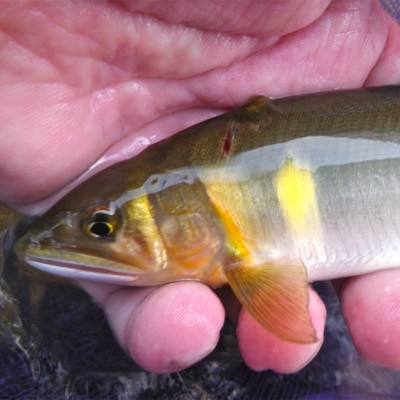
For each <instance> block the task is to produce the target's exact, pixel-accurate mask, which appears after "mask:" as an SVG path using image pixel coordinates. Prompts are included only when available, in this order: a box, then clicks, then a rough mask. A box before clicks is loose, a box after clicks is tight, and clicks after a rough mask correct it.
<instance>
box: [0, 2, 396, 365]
mask: <svg viewBox="0 0 400 400" xmlns="http://www.w3.org/2000/svg"><path fill="white" fill-rule="evenodd" d="M308 3H309V4H305V2H304V1H303V0H302V1H300V0H299V1H293V2H292V3H291V4H290V5H282V4H281V2H280V1H276V2H270V3H265V4H264V3H259V2H257V1H255V2H251V1H248V2H246V3H243V2H242V3H240V5H239V4H238V5H235V6H234V7H235V9H234V8H233V6H231V7H229V8H226V7H225V8H224V7H222V6H219V5H218V4H216V3H214V2H207V3H205V2H203V3H202V4H203V8H202V9H200V10H199V9H198V8H197V7H193V8H191V4H190V3H189V2H188V3H186V2H177V3H176V4H175V5H174V6H173V7H171V6H169V7H168V8H166V9H162V8H161V6H160V3H158V2H143V3H142V2H129V3H127V4H124V3H116V4H115V3H113V4H106V3H104V4H103V3H101V4H100V3H99V4H97V3H96V4H90V5H86V6H82V5H78V4H67V5H63V6H60V5H59V4H57V5H52V3H49V4H41V3H38V4H36V5H34V4H29V5H26V4H23V3H14V2H10V3H6V4H2V5H1V8H2V11H3V12H2V13H0V14H1V16H0V35H1V37H2V39H3V41H2V43H3V45H2V47H1V48H0V59H1V60H2V61H1V62H0V85H1V90H0V104H1V107H0V130H1V133H2V134H0V181H1V182H2V188H1V191H0V200H2V201H5V202H7V203H8V204H9V205H12V206H14V207H18V208H19V209H20V210H22V211H25V212H37V211H38V210H40V209H43V207H48V206H49V205H50V204H51V202H52V201H53V200H54V197H53V198H52V197H51V196H52V195H54V194H56V193H57V192H59V191H60V190H61V189H62V188H65V187H66V186H67V185H68V184H69V183H70V182H71V181H72V180H74V179H75V178H77V177H78V176H80V175H81V174H82V173H83V172H84V171H85V170H86V169H87V168H88V167H89V166H91V165H92V164H93V163H94V162H95V161H96V160H97V159H99V157H101V156H103V160H104V163H103V165H107V164H109V163H111V162H115V161H117V160H120V159H123V158H126V157H131V156H134V155H135V154H137V153H138V152H139V151H140V150H141V149H143V147H144V146H145V145H146V143H150V142H154V141H157V140H159V139H161V138H163V137H165V136H167V135H170V134H172V133H174V132H176V131H178V130H180V129H182V128H184V127H186V126H189V125H192V124H194V123H196V122H198V121H201V120H204V119H206V118H209V117H211V116H213V115H216V114H218V113H220V112H222V111H225V110H227V109H230V108H232V107H234V106H237V105H239V104H241V103H243V102H244V101H245V100H246V99H247V98H248V97H249V96H251V95H253V94H255V93H260V94H265V95H269V96H281V95H288V94H294V93H303V92H310V91H318V90H325V89H332V88H349V87H361V86H365V85H386V84H391V83H397V84H398V83H399V82H400V73H399V71H400V40H399V38H400V30H399V28H398V26H397V25H396V24H395V23H394V22H393V21H392V20H391V19H390V18H389V16H387V15H386V14H385V13H384V12H383V11H382V10H381V9H380V7H379V5H378V3H377V2H376V1H365V0H360V1H332V2H329V1H318V2H317V1H314V0H309V2H308ZM236 8H237V9H236ZM239 15H240V16H241V17H240V18H239V17H238V16H239ZM180 22H182V24H179V23H180ZM93 27H96V29H93ZM49 38H51V40H49ZM48 196H50V198H48V199H46V200H44V201H42V199H44V198H46V197H48ZM79 284H80V285H81V286H82V287H84V288H85V289H86V290H87V291H88V292H89V293H90V294H91V296H92V297H93V298H94V300H95V301H97V302H98V303H99V304H101V305H102V306H103V308H104V310H105V312H106V315H107V317H108V319H109V323H110V325H111V327H112V329H113V331H114V334H115V336H116V338H117V340H118V341H119V343H120V344H121V346H122V347H123V348H124V349H126V351H127V352H128V353H129V354H130V355H131V356H132V357H133V358H134V359H135V360H136V361H137V362H138V363H139V364H140V365H142V366H143V367H144V368H145V369H148V370H152V371H159V372H166V371H174V370H179V369H182V368H185V367H187V366H189V365H191V364H193V363H194V362H196V361H198V360H199V359H201V358H202V357H203V356H205V355H206V354H208V353H209V352H210V351H211V350H212V349H213V348H214V346H215V344H216V342H217V340H218V336H219V331H220V328H221V326H222V323H223V320H224V316H225V310H226V312H227V313H228V315H230V316H232V318H233V320H234V321H235V323H237V326H238V328H237V332H238V338H239V344H240V348H241V351H242V354H243V357H244V359H245V361H246V362H247V364H248V365H249V366H250V367H252V368H254V369H256V370H262V369H268V368H270V369H274V370H276V371H279V372H294V371H296V370H298V369H300V368H301V367H302V366H304V365H305V364H306V363H307V362H308V361H309V360H311V359H312V358H313V357H314V355H315V354H316V353H317V351H318V349H319V347H320V345H321V343H322V332H323V326H324V322H325V309H324V305H323V303H322V302H321V300H320V299H319V298H318V296H317V295H316V294H315V293H313V292H312V289H310V291H311V295H310V296H311V302H310V312H311V314H312V318H313V322H314V325H315V327H316V330H317V334H318V337H319V338H320V341H319V342H318V343H316V344H313V345H307V346H305V345H295V344H292V343H286V342H282V341H280V340H278V339H276V338H275V337H273V336H272V335H270V334H269V333H268V332H266V331H265V330H264V329H263V328H262V327H260V326H258V325H257V324H256V323H255V322H254V321H253V320H252V318H251V317H250V316H249V315H247V314H246V313H245V312H244V311H239V313H237V312H235V311H236V307H237V303H236V302H235V301H234V300H233V299H232V296H231V295H229V293H228V294H227V295H225V296H223V297H222V299H223V302H221V300H220V298H219V297H217V296H216V294H215V293H214V292H213V291H212V290H211V289H209V288H208V287H206V286H204V285H202V284H200V283H197V282H181V283H174V284H169V285H166V286H163V287H159V288H146V289H135V288H122V287H115V286H110V285H100V284H94V283H88V282H79ZM398 286H400V270H391V271H388V272H386V271H383V272H379V273H374V274H369V275H365V276H362V277H354V278H351V279H348V280H347V281H345V282H342V285H341V289H340V293H341V296H342V305H343V311H344V313H345V317H346V320H347V323H348V325H349V328H350V331H351V333H352V335H353V339H354V341H355V344H356V346H357V347H358V349H359V350H360V351H361V352H362V353H363V354H364V355H365V356H366V357H367V358H369V359H370V360H372V361H374V362H376V363H378V364H381V365H385V366H388V367H391V368H400V342H399V339H398V338H399V337H400V335H399V334H400V317H399V315H398V312H397V310H398V309H399V304H400V294H399V293H400V290H399V289H400V287H398ZM366 327H368V329H366ZM383 339H384V340H383ZM260 349H261V351H260ZM271 349H273V350H274V351H271Z"/></svg>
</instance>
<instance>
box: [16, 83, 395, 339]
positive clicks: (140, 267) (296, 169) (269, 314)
mask: <svg viewBox="0 0 400 400" xmlns="http://www.w3.org/2000/svg"><path fill="white" fill-rule="evenodd" d="M399 203H400V86H386V87H375V88H364V89H350V90H334V91H329V92H320V93H311V94H303V95H295V96H290V97H283V98H276V99H271V98H268V97H264V96H261V95H260V96H254V97H252V98H251V99H249V101H248V102H246V103H245V104H244V105H242V106H241V107H239V108H236V109H233V110H231V111H228V112H226V113H225V114H222V115H219V116H216V117H214V118H212V119H209V120H207V121H204V122H201V123H199V124H197V125H194V126H192V127H189V128H187V129H185V130H183V131H181V132H179V133H177V134H175V135H173V136H171V137H170V138H167V139H165V140H162V141H160V142H158V143H155V144H152V145H150V146H149V147H147V148H146V149H145V150H144V151H142V152H141V153H140V154H139V155H137V156H136V157H134V158H132V159H129V160H125V161H121V162H120V163H117V164H115V165H113V166H111V167H108V168H107V169H105V170H103V171H101V172H99V173H98V174H97V175H94V176H92V177H91V178H89V179H88V180H87V181H86V182H83V183H82V184H80V185H79V186H77V187H76V188H75V189H73V190H72V191H71V192H70V193H69V194H67V195H66V196H65V197H64V198H63V199H61V200H60V201H59V202H57V203H56V204H55V205H54V206H53V207H52V208H50V209H49V210H48V211H47V212H46V213H45V214H44V215H42V216H40V217H38V218H36V219H35V220H33V221H32V223H31V224H30V225H29V226H28V227H26V229H25V230H24V232H23V233H21V235H20V236H19V237H17V238H16V240H15V243H14V247H13V248H14V251H15V254H16V255H17V257H18V259H19V260H20V261H21V262H23V263H25V264H27V265H29V266H31V267H33V268H36V269H39V270H42V271H44V272H46V273H50V274H54V275H57V276H61V277H64V278H68V279H72V280H79V279H84V280H91V281H97V282H105V283H110V284H117V285H126V286H152V285H160V284H165V283H168V282H174V281H181V280H197V281H201V282H204V283H205V284H207V285H209V286H210V287H212V288H217V287H219V286H222V285H226V284H228V285H229V286H230V287H231V289H232V291H233V292H234V294H235V295H236V297H237V298H238V300H239V301H240V302H241V304H242V306H243V307H244V308H245V309H246V310H247V311H248V312H249V313H250V314H251V315H252V316H253V318H254V319H255V320H256V321H258V323H259V324H260V325H262V326H263V327H264V328H265V329H267V330H268V331H269V332H271V333H272V334H273V335H275V336H277V337H279V338H280V339H282V340H285V341H289V342H294V343H303V344H309V343H313V342H315V341H316V340H317V339H316V333H315V330H314V327H313V325H312V322H311V318H310V314H309V311H308V303H309V297H308V284H309V283H310V282H314V281H317V280H328V279H333V278H339V277H347V276H352V275H360V274H365V273H368V272H371V271H376V270H381V269H388V268H396V267H399V266H400V234H399V232H400V211H399V208H398V204H399Z"/></svg>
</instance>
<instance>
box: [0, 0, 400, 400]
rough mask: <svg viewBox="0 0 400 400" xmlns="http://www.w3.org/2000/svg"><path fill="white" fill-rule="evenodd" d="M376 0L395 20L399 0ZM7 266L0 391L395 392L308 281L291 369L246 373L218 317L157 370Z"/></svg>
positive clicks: (205, 395)
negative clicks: (196, 342)
mask: <svg viewBox="0 0 400 400" xmlns="http://www.w3.org/2000/svg"><path fill="white" fill-rule="evenodd" d="M382 4H383V6H384V7H385V9H386V10H387V11H388V12H389V13H390V14H391V15H392V16H393V18H395V19H396V20H397V21H400V0H382ZM0 264H1V259H0ZM13 266H14V262H13V260H12V259H8V260H7V263H6V268H5V271H4V273H3V277H4V278H5V279H1V281H0V399H4V400H6V399H7V400H9V399H21V400H22V399H23V400H30V399H32V400H33V399H51V400H57V399H76V400H84V399H85V400H86V399H87V400H89V399H106V400H114V399H115V400H117V399H118V400H128V399H137V400H140V399H142V400H147V399H149V400H150V399H176V400H184V399H194V400H196V399H198V400H200V399H201V400H211V399H224V400H237V399H254V400H256V399H308V400H312V399H325V400H329V399H378V398H379V399H396V398H399V399H400V373H398V372H393V371H389V370H386V369H384V368H379V367H376V366H373V365H372V364H370V363H368V362H366V361H365V360H363V359H362V358H361V357H359V355H358V354H357V352H356V351H355V349H354V347H353V345H352V343H351V340H350V337H349V335H348V332H347V329H346V327H345V325H344V322H343V319H342V316H341V313H340V306H339V302H338V299H337V298H336V296H335V294H334V292H333V290H332V289H331V287H330V286H329V284H327V283H317V284H315V287H316V289H317V290H318V291H319V293H320V294H321V296H322V297H323V299H324V301H325V303H326V304H327V308H328V322H327V329H326V340H325V343H324V345H323V347H322V349H321V351H320V353H319V355H318V356H317V358H316V359H315V360H314V361H313V362H312V363H311V364H310V365H308V366H307V367H306V368H304V369H303V370H302V371H300V372H299V373H297V374H293V375H279V374H275V373H273V372H270V371H268V372H262V373H255V372H252V371H250V370H249V369H248V368H247V367H246V366H245V365H244V363H243V362H242V360H241V358H240V355H239V352H238V348H237V343H236V339H235V335H234V329H233V327H232V326H231V325H230V324H229V323H226V324H225V327H224V329H223V334H222V337H221V340H220V343H219V345H218V347H217V349H216V350H215V351H214V352H213V353H212V354H211V355H210V356H208V357H207V358H206V359H205V360H203V361H201V362H199V363H198V364H196V365H195V366H193V367H192V368H189V369H188V370H185V371H183V372H180V373H174V374H164V375H157V374H151V373H147V372H144V371H142V370H141V369H140V368H139V367H138V366H136V365H135V364H134V363H133V362H132V361H131V360H129V359H128V358H127V357H126V355H125V354H124V353H123V352H122V351H121V350H120V349H119V347H118V346H117V345H116V343H115V341H114V339H113V337H112V335H111V332H110V330H109V328H108V326H107V323H106V321H105V319H104V316H103V314H102V312H101V310H99V309H98V308H97V307H96V306H95V305H94V304H93V303H92V302H91V301H90V300H89V299H88V297H87V296H86V295H85V294H84V293H83V292H81V291H80V290H78V289H76V288H74V287H72V286H69V285H63V284H60V283H54V282H52V283H48V284H46V287H45V296H44V299H43V301H42V302H41V303H40V304H38V305H35V303H32V301H31V297H32V296H31V294H32V293H33V294H34V293H35V291H37V290H38V288H37V287H36V286H35V284H34V282H33V281H32V279H31V278H30V277H29V276H28V277H26V276H25V275H18V272H16V270H15V269H14V268H13ZM16 293H18V296H15V294H16ZM14 296H15V297H17V300H18V304H19V309H16V308H15V307H16V304H15V301H14V300H15V299H14V298H13V297H14ZM19 318H20V319H19Z"/></svg>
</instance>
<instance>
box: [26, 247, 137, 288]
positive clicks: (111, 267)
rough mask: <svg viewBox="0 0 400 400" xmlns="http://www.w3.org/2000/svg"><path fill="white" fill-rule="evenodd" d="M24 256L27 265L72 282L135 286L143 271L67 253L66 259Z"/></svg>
mask: <svg viewBox="0 0 400 400" xmlns="http://www.w3.org/2000/svg"><path fill="white" fill-rule="evenodd" d="M60 255H62V252H61V254H60V252H59V251H58V252H57V256H58V257H55V256H54V255H53V256H52V255H51V254H47V255H43V254H40V255H36V254H25V256H24V262H25V263H27V264H28V265H30V266H32V267H34V268H36V269H39V270H40V271H43V272H47V273H49V274H52V275H57V276H60V277H63V278H68V279H74V280H80V279H81V280H87V281H92V282H101V283H109V284H116V285H135V283H136V281H137V280H138V279H139V278H140V277H141V275H142V274H143V271H142V270H140V269H138V268H135V267H132V265H127V264H124V263H120V262H117V261H112V260H108V259H99V258H98V257H95V256H90V255H85V256H84V257H82V256H81V255H74V254H71V253H68V257H66V258H62V257H60Z"/></svg>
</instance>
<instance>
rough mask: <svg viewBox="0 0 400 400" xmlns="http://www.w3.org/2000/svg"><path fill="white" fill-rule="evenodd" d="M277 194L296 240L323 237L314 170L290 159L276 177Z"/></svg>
mask: <svg viewBox="0 0 400 400" xmlns="http://www.w3.org/2000/svg"><path fill="white" fill-rule="evenodd" d="M275 185H276V193H277V196H278V201H279V205H280V207H281V210H282V213H283V216H284V218H285V221H286V224H287V226H288V228H289V230H290V232H291V234H292V236H293V238H294V239H296V240H301V239H309V238H310V237H313V238H314V239H321V238H322V231H321V225H320V216H319V208H318V200H317V196H316V193H315V183H314V178H313V174H312V172H311V171H310V170H308V169H304V168H299V167H296V166H295V165H294V164H293V159H292V158H290V157H288V158H287V159H286V161H285V164H284V165H283V166H282V167H281V168H280V169H279V170H278V171H277V173H276V177H275Z"/></svg>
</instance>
